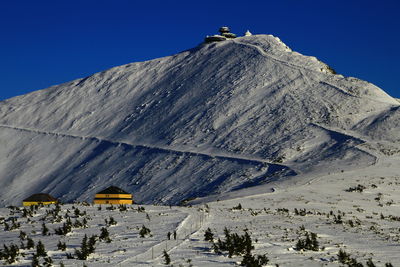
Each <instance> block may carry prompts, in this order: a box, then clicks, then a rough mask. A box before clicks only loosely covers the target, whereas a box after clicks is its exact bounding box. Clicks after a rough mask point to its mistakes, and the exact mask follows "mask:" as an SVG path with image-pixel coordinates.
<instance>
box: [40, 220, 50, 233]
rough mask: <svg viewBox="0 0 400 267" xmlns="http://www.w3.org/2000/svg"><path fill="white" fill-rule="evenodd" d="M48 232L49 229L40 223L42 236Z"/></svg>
mask: <svg viewBox="0 0 400 267" xmlns="http://www.w3.org/2000/svg"><path fill="white" fill-rule="evenodd" d="M48 232H49V228H47V227H46V224H45V223H44V222H43V223H42V235H47V233H48Z"/></svg>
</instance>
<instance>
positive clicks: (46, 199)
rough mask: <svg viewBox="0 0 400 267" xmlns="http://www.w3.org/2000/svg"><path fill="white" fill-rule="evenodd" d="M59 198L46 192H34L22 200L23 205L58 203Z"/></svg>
mask: <svg viewBox="0 0 400 267" xmlns="http://www.w3.org/2000/svg"><path fill="white" fill-rule="evenodd" d="M57 202H58V200H57V199H56V198H54V197H53V196H51V195H49V194H45V193H39V194H33V195H32V196H30V197H28V198H26V199H24V200H23V201H22V205H24V206H32V205H39V204H43V205H50V204H56V203H57Z"/></svg>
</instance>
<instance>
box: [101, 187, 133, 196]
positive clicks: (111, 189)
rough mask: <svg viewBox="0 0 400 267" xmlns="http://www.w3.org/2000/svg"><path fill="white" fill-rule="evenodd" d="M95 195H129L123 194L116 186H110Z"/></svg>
mask: <svg viewBox="0 0 400 267" xmlns="http://www.w3.org/2000/svg"><path fill="white" fill-rule="evenodd" d="M97 194H129V193H128V192H125V191H124V190H122V189H121V188H119V187H116V186H110V187H108V188H106V189H104V190H103V191H100V192H98V193H97Z"/></svg>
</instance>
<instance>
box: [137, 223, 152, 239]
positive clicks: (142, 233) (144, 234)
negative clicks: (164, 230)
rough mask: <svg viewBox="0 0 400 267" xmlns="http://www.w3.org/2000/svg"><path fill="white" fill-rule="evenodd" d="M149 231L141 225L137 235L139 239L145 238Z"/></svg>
mask: <svg viewBox="0 0 400 267" xmlns="http://www.w3.org/2000/svg"><path fill="white" fill-rule="evenodd" d="M150 233H151V231H150V229H149V228H147V227H146V226H144V225H142V228H141V229H140V231H139V235H140V237H141V238H144V237H146V235H150Z"/></svg>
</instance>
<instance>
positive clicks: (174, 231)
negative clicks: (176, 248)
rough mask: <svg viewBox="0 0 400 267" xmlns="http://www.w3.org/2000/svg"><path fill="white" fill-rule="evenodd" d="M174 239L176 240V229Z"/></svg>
mask: <svg viewBox="0 0 400 267" xmlns="http://www.w3.org/2000/svg"><path fill="white" fill-rule="evenodd" d="M174 239H175V240H176V231H174Z"/></svg>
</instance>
